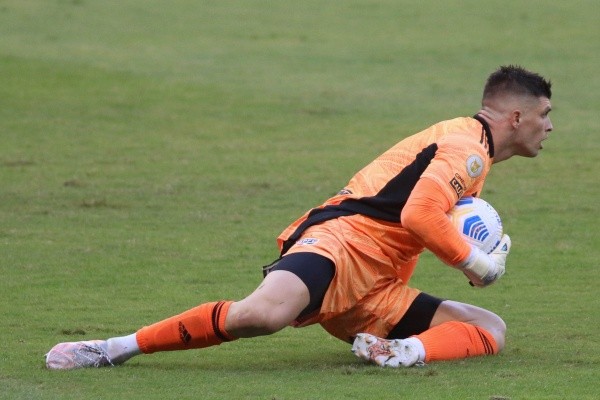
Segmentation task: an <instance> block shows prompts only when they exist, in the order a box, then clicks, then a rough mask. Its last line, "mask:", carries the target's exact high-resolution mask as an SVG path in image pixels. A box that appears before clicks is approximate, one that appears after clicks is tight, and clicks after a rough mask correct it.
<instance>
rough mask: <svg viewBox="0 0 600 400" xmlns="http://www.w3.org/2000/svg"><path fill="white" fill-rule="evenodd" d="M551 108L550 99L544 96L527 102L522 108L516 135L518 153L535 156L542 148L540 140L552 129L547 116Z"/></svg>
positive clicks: (546, 136)
mask: <svg viewBox="0 0 600 400" xmlns="http://www.w3.org/2000/svg"><path fill="white" fill-rule="evenodd" d="M551 110H552V105H551V104H550V99H548V98H546V97H539V98H537V99H535V100H534V101H531V102H529V104H528V105H527V107H525V108H524V109H523V112H522V114H521V119H520V121H519V127H518V131H517V137H516V140H517V147H518V155H520V156H524V157H535V156H537V154H538V153H539V151H540V150H541V149H542V148H543V146H542V141H544V140H545V139H547V138H548V134H549V133H550V131H552V129H553V126H552V122H551V121H550V117H549V116H548V114H549V113H550V111H551Z"/></svg>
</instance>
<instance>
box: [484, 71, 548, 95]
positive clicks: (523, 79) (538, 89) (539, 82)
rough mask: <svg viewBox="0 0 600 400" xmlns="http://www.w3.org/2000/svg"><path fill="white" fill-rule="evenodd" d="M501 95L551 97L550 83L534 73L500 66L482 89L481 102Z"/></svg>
mask: <svg viewBox="0 0 600 400" xmlns="http://www.w3.org/2000/svg"><path fill="white" fill-rule="evenodd" d="M501 95H517V96H532V97H546V98H548V99H550V98H551V97H552V83H551V82H550V81H547V80H546V79H544V78H543V77H542V76H540V75H538V74H536V73H535V72H531V71H528V70H526V69H524V68H522V67H519V66H516V65H508V66H502V67H500V68H498V70H496V71H495V72H493V73H492V74H491V75H490V76H489V77H488V80H487V82H486V84H485V88H484V89H483V102H484V103H485V102H486V100H489V99H491V98H494V97H497V96H501Z"/></svg>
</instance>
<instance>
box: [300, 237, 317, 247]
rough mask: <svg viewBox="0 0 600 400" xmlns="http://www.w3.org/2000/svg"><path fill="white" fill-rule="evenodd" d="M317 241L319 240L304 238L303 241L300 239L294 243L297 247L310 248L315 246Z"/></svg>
mask: <svg viewBox="0 0 600 400" xmlns="http://www.w3.org/2000/svg"><path fill="white" fill-rule="evenodd" d="M318 241H319V239H315V238H304V239H300V240H298V241H297V242H296V244H297V245H298V246H310V245H312V244H315V243H317V242H318Z"/></svg>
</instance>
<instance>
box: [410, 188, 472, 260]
mask: <svg viewBox="0 0 600 400" xmlns="http://www.w3.org/2000/svg"><path fill="white" fill-rule="evenodd" d="M443 192H444V191H443V190H441V188H440V186H439V184H438V183H437V182H436V181H434V180H432V179H430V178H422V179H420V180H419V182H418V183H417V185H416V186H415V188H414V190H413V192H412V194H411V195H410V197H409V199H408V202H407V203H406V205H405V206H404V209H403V210H402V214H401V223H402V226H403V227H404V228H405V229H407V230H408V231H410V232H411V234H413V235H414V236H415V237H416V238H417V240H418V241H419V242H420V243H421V244H422V245H423V246H424V247H426V248H427V249H429V250H430V251H431V252H432V253H434V254H435V255H436V256H437V257H438V258H439V259H440V260H442V261H443V262H445V263H446V264H448V265H451V266H454V265H457V264H459V263H461V262H463V261H464V260H466V259H467V257H468V256H469V254H470V252H471V247H470V245H469V244H468V243H467V242H466V241H465V240H464V239H463V238H462V236H461V235H460V233H459V232H458V230H456V228H455V227H454V226H453V225H452V223H451V222H450V219H449V218H448V216H447V215H446V212H447V211H448V210H449V209H450V208H451V207H452V205H453V204H454V203H451V202H449V201H448V198H447V197H446V196H445V194H444V193H443Z"/></svg>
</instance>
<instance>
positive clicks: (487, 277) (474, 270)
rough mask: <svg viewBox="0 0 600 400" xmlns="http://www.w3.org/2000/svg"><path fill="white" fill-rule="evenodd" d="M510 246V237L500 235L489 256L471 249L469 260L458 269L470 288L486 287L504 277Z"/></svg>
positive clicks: (478, 250)
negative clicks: (464, 276) (468, 282)
mask: <svg viewBox="0 0 600 400" xmlns="http://www.w3.org/2000/svg"><path fill="white" fill-rule="evenodd" d="M510 246H511V241H510V237H509V236H508V235H502V239H500V243H498V246H496V248H495V249H494V250H493V251H492V252H491V253H490V254H485V253H484V252H483V251H481V250H480V249H478V248H477V247H472V249H471V254H470V255H469V258H467V260H466V261H465V262H464V263H462V264H461V265H459V266H458V268H459V269H460V270H461V271H463V273H464V274H465V275H466V276H467V278H469V280H470V284H471V285H472V286H477V287H486V286H488V285H491V284H492V283H494V282H496V281H497V280H498V279H500V277H501V276H502V275H504V272H505V270H506V256H508V252H509V251H510Z"/></svg>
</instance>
